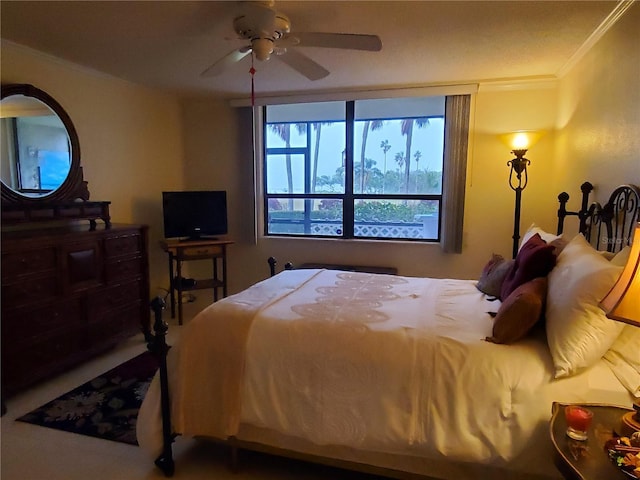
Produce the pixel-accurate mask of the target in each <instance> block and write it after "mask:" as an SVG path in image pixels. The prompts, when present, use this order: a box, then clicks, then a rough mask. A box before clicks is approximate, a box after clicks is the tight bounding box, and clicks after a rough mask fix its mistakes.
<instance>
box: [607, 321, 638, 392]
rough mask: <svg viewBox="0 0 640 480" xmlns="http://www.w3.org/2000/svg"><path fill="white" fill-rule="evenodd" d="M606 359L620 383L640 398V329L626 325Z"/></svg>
mask: <svg viewBox="0 0 640 480" xmlns="http://www.w3.org/2000/svg"><path fill="white" fill-rule="evenodd" d="M604 359H605V361H606V362H607V364H608V365H609V367H611V370H612V371H613V373H614V374H615V375H616V377H618V380H620V383H622V385H624V387H625V388H626V389H627V390H629V392H630V393H631V394H632V395H633V396H635V397H640V328H638V327H634V326H631V325H625V326H624V328H623V329H622V333H621V334H620V336H619V337H618V339H617V340H616V341H615V342H613V345H611V348H610V349H609V351H608V352H607V353H606V354H605V356H604Z"/></svg>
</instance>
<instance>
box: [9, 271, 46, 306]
mask: <svg viewBox="0 0 640 480" xmlns="http://www.w3.org/2000/svg"><path fill="white" fill-rule="evenodd" d="M3 268H4V266H3ZM57 293H58V292H57V288H56V277H55V274H54V273H52V274H50V275H42V276H40V277H37V278H31V279H29V280H21V281H18V282H15V283H5V284H4V285H3V286H2V311H3V312H4V311H5V309H11V308H16V307H20V306H23V305H30V304H36V305H37V304H40V303H42V302H46V301H48V300H51V299H53V298H55V297H56V295H57Z"/></svg>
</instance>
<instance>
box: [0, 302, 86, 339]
mask: <svg viewBox="0 0 640 480" xmlns="http://www.w3.org/2000/svg"><path fill="white" fill-rule="evenodd" d="M82 324H83V318H82V305H81V302H80V300H79V299H77V298H75V299H71V300H67V301H64V302H53V303H49V304H46V305H43V306H42V307H40V308H35V309H34V308H31V307H23V308H18V309H15V310H12V311H11V312H9V313H5V314H4V315H3V316H2V348H3V349H5V348H9V349H11V348H14V347H15V348H17V347H18V346H20V345H23V344H25V342H32V341H34V339H37V338H40V337H42V336H46V335H49V334H51V333H53V332H55V331H60V330H65V329H80V328H82ZM8 339H10V340H8Z"/></svg>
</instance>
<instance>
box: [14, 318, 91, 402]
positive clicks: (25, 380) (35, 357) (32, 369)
mask: <svg viewBox="0 0 640 480" xmlns="http://www.w3.org/2000/svg"><path fill="white" fill-rule="evenodd" d="M83 340H84V339H83V337H82V335H81V331H80V330H76V329H72V330H69V331H64V332H57V333H55V334H52V335H47V336H44V337H41V338H39V339H37V340H35V341H33V342H32V343H30V344H29V345H27V346H21V348H7V349H6V350H5V349H4V348H3V350H2V382H3V385H10V386H11V387H10V388H9V390H10V391H12V390H19V389H21V388H24V387H25V386H27V385H31V384H33V383H34V382H36V381H38V380H41V379H43V378H46V377H48V376H50V375H51V374H53V373H57V372H59V371H60V370H61V367H62V365H63V363H68V360H69V359H71V357H74V356H76V355H75V354H76V353H77V352H79V351H81V349H82V348H83Z"/></svg>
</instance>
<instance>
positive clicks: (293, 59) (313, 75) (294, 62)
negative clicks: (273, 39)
mask: <svg viewBox="0 0 640 480" xmlns="http://www.w3.org/2000/svg"><path fill="white" fill-rule="evenodd" d="M277 58H278V59H280V60H281V61H282V62H284V63H286V64H287V65H289V66H290V67H291V68H293V69H294V70H295V71H297V72H299V73H301V74H302V75H304V76H305V77H307V78H308V79H309V80H320V79H321V78H324V77H326V76H327V75H329V70H327V69H325V68H324V67H322V66H321V65H319V64H317V63H316V62H314V61H313V60H311V59H310V58H309V57H307V56H306V55H304V54H302V53H300V52H297V51H296V50H295V49H293V48H292V49H289V50H287V52H286V53H284V54H282V55H278V56H277Z"/></svg>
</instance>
